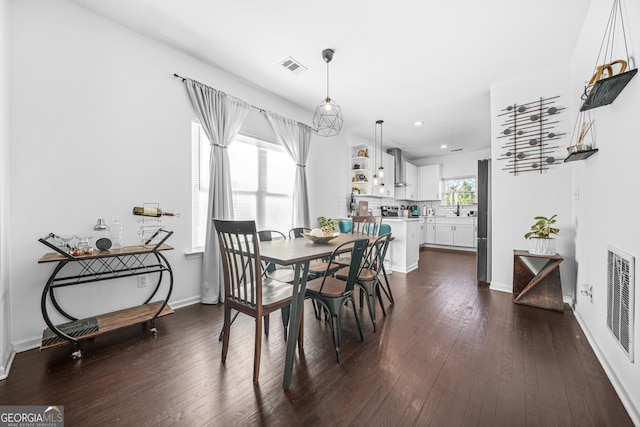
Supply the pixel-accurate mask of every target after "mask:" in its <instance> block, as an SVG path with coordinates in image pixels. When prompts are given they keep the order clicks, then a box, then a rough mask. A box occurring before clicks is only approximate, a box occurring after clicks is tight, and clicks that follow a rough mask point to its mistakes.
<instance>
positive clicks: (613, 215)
mask: <svg viewBox="0 0 640 427" xmlns="http://www.w3.org/2000/svg"><path fill="white" fill-rule="evenodd" d="M623 5H624V6H625V7H626V9H627V15H626V17H625V25H626V27H627V30H629V31H630V33H628V34H627V41H628V42H635V47H636V48H635V49H634V48H633V46H630V51H629V54H630V55H632V56H634V57H635V58H636V60H637V55H638V50H637V48H638V46H640V45H639V43H640V3H639V2H637V1H626V2H623ZM610 9H611V2H610V1H609V0H593V1H592V2H591V8H590V10H589V13H588V15H587V18H586V21H585V25H584V27H583V30H582V33H581V34H580V37H579V39H578V40H579V42H578V44H577V46H576V49H575V52H574V55H573V58H572V61H571V71H570V77H571V79H570V82H571V95H572V104H573V105H576V106H578V105H581V101H580V99H579V96H580V94H581V93H582V90H583V87H584V82H585V81H589V80H590V78H591V75H592V74H593V67H594V64H595V61H596V58H597V56H598V49H599V47H600V43H601V41H602V36H603V33H604V28H605V25H606V17H608V16H609V12H610ZM619 57H620V56H615V57H614V59H618V58H619ZM636 67H637V65H636ZM634 68H635V67H634ZM638 111H640V77H638V76H637V75H636V76H635V77H634V78H633V80H631V82H630V83H629V84H628V86H627V87H626V88H625V89H624V91H623V92H622V93H621V94H620V95H619V96H618V98H617V99H616V100H615V101H614V103H613V104H611V105H608V106H603V107H599V108H596V109H592V110H591V113H592V118H595V119H596V124H595V128H596V145H597V148H598V149H599V151H598V153H596V154H595V155H593V156H591V157H590V158H589V159H587V160H585V161H582V162H574V163H572V164H571V167H570V168H571V169H572V171H573V182H574V184H573V186H574V190H577V189H579V200H577V201H575V202H574V205H573V209H574V216H573V218H572V222H573V223H574V224H575V229H576V262H577V265H578V276H577V284H578V289H579V290H580V289H581V287H582V285H592V286H593V292H594V295H593V303H591V302H590V301H589V298H588V297H585V296H583V295H580V294H579V293H578V295H577V300H576V306H575V313H576V317H577V318H578V320H579V321H580V324H581V326H582V327H583V329H584V330H585V332H586V334H587V337H589V339H590V342H591V344H592V347H593V348H594V350H595V351H596V354H598V356H599V358H600V361H601V363H602V364H603V366H604V368H605V370H606V371H607V373H608V374H609V377H610V378H611V380H612V382H613V384H614V386H615V387H616V389H617V391H618V395H619V396H620V398H621V399H622V401H623V403H625V406H626V408H627V410H628V411H629V413H630V415H631V417H632V419H633V420H634V422H635V424H636V425H640V363H638V361H639V360H640V357H639V355H640V346H639V345H638V342H639V340H640V326H638V325H639V321H640V292H638V290H637V289H638V274H637V273H636V294H635V334H634V336H633V340H634V342H635V353H636V357H635V358H636V361H635V363H631V362H630V361H629V360H628V359H627V358H626V356H625V355H624V354H623V352H622V350H621V349H620V347H619V346H618V344H617V342H615V341H614V339H613V335H612V334H611V333H610V332H609V331H608V329H607V327H606V301H607V290H606V280H607V271H606V253H607V245H612V246H615V247H617V248H619V249H621V250H623V251H625V252H627V253H629V254H631V255H633V256H634V257H635V258H636V272H637V271H638V260H639V259H640V258H639V257H640V232H639V230H638V218H637V216H638V215H637V213H638V209H640V200H639V199H638V196H637V191H635V190H633V187H634V186H635V185H637V183H638V176H639V175H638V159H639V158H640V144H639V140H640V120H638ZM576 114H577V113H576Z"/></svg>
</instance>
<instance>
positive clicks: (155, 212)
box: [133, 206, 178, 217]
mask: <svg viewBox="0 0 640 427" xmlns="http://www.w3.org/2000/svg"><path fill="white" fill-rule="evenodd" d="M133 214H134V215H142V216H153V217H159V216H163V215H164V216H178V215H177V214H174V213H171V212H164V211H163V210H162V209H160V208H141V207H138V206H136V207H134V208H133Z"/></svg>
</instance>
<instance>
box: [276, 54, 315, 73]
mask: <svg viewBox="0 0 640 427" xmlns="http://www.w3.org/2000/svg"><path fill="white" fill-rule="evenodd" d="M280 65H282V66H283V67H284V68H286V69H287V70H289V71H291V72H292V73H293V74H300V73H302V72H305V71H307V69H308V68H307V67H305V66H304V65H302V64H301V63H299V62H298V61H296V60H295V59H293V58H292V57H288V58H287V59H285V60H284V61H282V62H281V63H280Z"/></svg>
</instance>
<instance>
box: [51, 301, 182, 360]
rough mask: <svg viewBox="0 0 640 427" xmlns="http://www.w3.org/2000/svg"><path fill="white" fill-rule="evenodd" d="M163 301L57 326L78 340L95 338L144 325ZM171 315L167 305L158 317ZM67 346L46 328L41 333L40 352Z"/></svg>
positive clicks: (171, 311)
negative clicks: (117, 330)
mask: <svg viewBox="0 0 640 427" xmlns="http://www.w3.org/2000/svg"><path fill="white" fill-rule="evenodd" d="M162 304H163V301H158V302H154V303H150V304H144V305H140V306H137V307H132V308H126V309H124V310H119V311H114V312H112V313H107V314H102V315H100V316H95V317H89V318H87V319H78V320H76V321H75V322H69V323H65V324H63V325H58V328H60V329H61V330H62V331H64V332H65V333H68V334H69V335H71V336H73V337H74V338H76V339H78V340H83V339H87V338H93V337H97V336H98V335H102V334H106V333H107V332H111V331H115V330H116V329H121V328H124V327H127V326H131V325H135V324H137V323H144V322H146V321H148V320H151V319H153V316H154V315H155V314H156V312H157V311H158V310H159V309H160V306H161V305H162ZM169 314H173V309H172V308H171V307H170V306H169V304H167V305H166V306H165V307H164V309H163V310H162V311H161V312H160V314H159V315H158V317H162V316H167V315H169ZM65 344H69V341H67V340H65V339H64V338H61V337H59V336H57V335H56V334H55V333H54V332H53V331H52V330H51V329H49V328H47V329H45V330H44V331H43V332H42V344H41V345H40V350H45V349H47V348H52V347H57V346H61V345H65Z"/></svg>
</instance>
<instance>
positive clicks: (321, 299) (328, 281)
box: [305, 239, 369, 363]
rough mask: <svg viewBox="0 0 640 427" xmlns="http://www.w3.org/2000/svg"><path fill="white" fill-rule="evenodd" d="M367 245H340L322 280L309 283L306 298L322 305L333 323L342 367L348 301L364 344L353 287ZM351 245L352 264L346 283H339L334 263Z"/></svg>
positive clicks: (365, 241) (363, 242)
mask: <svg viewBox="0 0 640 427" xmlns="http://www.w3.org/2000/svg"><path fill="white" fill-rule="evenodd" d="M368 244H369V239H358V240H355V241H351V242H345V243H342V244H340V245H338V246H337V247H336V248H335V249H334V250H333V253H332V254H331V257H330V259H329V262H328V263H327V269H326V270H325V274H324V275H323V276H322V277H319V278H317V279H313V280H310V281H308V282H307V290H306V292H305V298H311V299H312V300H313V301H315V302H317V303H320V304H321V305H322V307H324V309H325V310H326V311H327V312H328V316H327V317H328V318H329V320H330V322H331V332H332V335H333V343H334V346H335V350H336V360H337V362H338V363H340V342H341V316H342V314H341V313H342V311H343V310H342V307H343V306H345V305H346V304H347V303H348V302H349V301H351V304H352V305H353V313H354V315H355V318H356V324H357V326H358V332H359V333H360V340H362V341H364V337H363V336H362V328H361V327H360V319H359V318H358V312H357V310H356V303H355V300H354V299H353V287H354V285H355V282H356V278H357V277H358V272H359V271H360V269H361V262H362V258H363V256H364V254H365V251H366V250H367V245H368ZM348 245H353V248H352V249H351V252H350V255H351V259H352V260H353V263H352V264H351V266H350V267H349V272H348V274H347V278H346V280H339V279H336V278H335V277H334V276H333V267H334V266H335V260H336V258H337V256H338V254H339V253H340V252H341V251H342V250H344V247H345V246H348Z"/></svg>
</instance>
